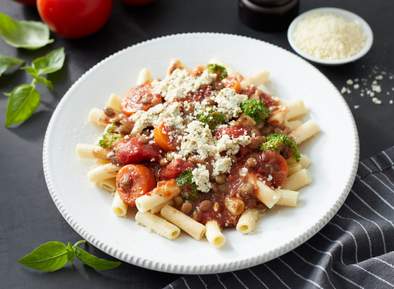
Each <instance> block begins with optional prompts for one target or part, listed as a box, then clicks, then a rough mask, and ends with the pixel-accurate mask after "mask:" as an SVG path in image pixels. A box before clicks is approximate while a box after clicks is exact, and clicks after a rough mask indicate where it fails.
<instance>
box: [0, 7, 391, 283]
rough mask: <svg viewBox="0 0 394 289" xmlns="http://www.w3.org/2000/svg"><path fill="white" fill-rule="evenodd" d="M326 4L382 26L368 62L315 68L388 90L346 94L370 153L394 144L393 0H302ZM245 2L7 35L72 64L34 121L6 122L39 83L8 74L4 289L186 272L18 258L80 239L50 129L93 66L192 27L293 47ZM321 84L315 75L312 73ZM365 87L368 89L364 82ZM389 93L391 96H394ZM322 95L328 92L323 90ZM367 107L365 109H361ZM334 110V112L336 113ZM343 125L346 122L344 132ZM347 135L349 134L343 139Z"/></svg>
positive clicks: (20, 14) (158, 278)
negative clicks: (88, 28)
mask: <svg viewBox="0 0 394 289" xmlns="http://www.w3.org/2000/svg"><path fill="white" fill-rule="evenodd" d="M318 7H339V8H344V9H347V10H350V11H352V12H354V13H356V14H358V15H360V16H361V17H363V18H364V19H365V20H366V21H367V22H368V23H369V24H370V26H371V28H372V30H373V32H374V44H373V46H372V49H371V51H370V52H369V53H368V54H367V55H366V56H364V57H363V58H362V59H360V60H358V61H356V62H354V63H350V64H347V65H343V66H337V67H325V66H320V65H315V66H316V67H317V68H318V69H319V70H320V71H321V72H323V73H324V74H325V75H326V76H327V77H328V78H329V79H330V80H331V81H332V82H333V83H334V85H335V86H336V87H337V88H338V89H339V90H341V88H342V87H343V86H346V87H348V85H346V81H347V80H348V79H355V78H359V79H362V78H365V79H366V80H367V81H366V83H367V86H368V87H369V89H370V85H371V84H372V81H373V79H374V78H375V76H377V75H383V76H384V78H383V80H380V81H379V84H380V85H381V87H382V92H381V93H380V94H377V95H376V96H377V97H378V99H380V100H381V101H382V104H381V105H377V104H374V103H373V102H372V100H371V98H370V97H368V96H364V97H361V96H360V90H355V89H353V88H351V90H352V92H351V93H350V94H345V95H344V97H345V99H346V101H347V103H348V104H349V106H350V108H351V111H352V113H353V115H354V118H355V120H356V123H357V127H358V132H359V136H360V145H361V159H364V158H367V157H370V156H372V155H374V154H376V153H378V152H379V151H381V150H383V149H385V148H388V147H390V146H392V145H394V133H393V129H394V114H393V108H394V105H391V104H389V100H391V99H393V100H394V90H393V89H392V88H393V87H394V79H390V75H393V74H394V57H393V52H394V37H393V36H392V32H393V27H394V17H393V15H394V13H393V12H394V2H393V1H392V0H376V1H370V0H346V1H343V0H301V7H300V10H301V12H303V11H306V10H309V9H312V8H318ZM0 12H2V13H5V14H8V15H10V16H12V17H14V18H16V19H18V20H21V19H26V20H39V15H38V13H37V11H36V9H35V8H30V7H25V6H23V5H21V4H18V3H15V2H12V1H10V0H1V1H0ZM237 13H238V10H237V1H236V0H231V1H230V0H222V1H219V0H199V1H181V0H158V1H157V2H156V3H154V4H151V5H148V6H146V7H130V6H127V5H123V4H121V3H119V2H117V1H115V2H114V6H113V10H112V13H111V16H110V18H109V20H108V22H107V23H106V25H105V26H104V27H103V28H102V29H101V30H100V31H99V32H98V33H96V34H94V35H92V36H90V37H86V38H83V39H77V40H67V39H63V38H61V37H59V36H57V35H54V34H53V35H52V36H53V38H54V39H55V42H54V43H53V44H51V45H48V46H47V47H45V48H42V49H40V50H38V51H28V50H23V49H15V48H13V47H10V46H8V45H7V44H6V43H5V42H4V41H3V40H0V54H5V55H9V56H15V57H19V58H23V59H26V60H27V61H28V63H30V61H31V60H33V59H35V58H36V57H39V56H41V55H44V54H46V53H48V52H49V51H51V50H53V49H55V48H58V47H61V46H64V47H65V51H66V55H67V60H66V63H65V67H64V68H63V69H62V70H61V71H59V72H56V73H54V74H52V75H50V76H49V77H48V78H49V79H50V80H52V82H53V84H54V87H55V89H54V90H53V91H50V90H49V89H47V88H45V87H43V86H40V87H39V88H38V90H39V92H40V93H41V96H42V102H41V105H40V106H39V108H38V110H37V112H36V113H35V114H34V115H33V116H32V117H31V118H30V119H29V120H28V121H26V122H24V123H22V124H20V125H17V126H14V127H12V128H4V126H3V124H4V123H5V112H6V105H7V97H6V96H4V95H3V94H2V92H9V91H11V90H12V89H13V88H14V87H15V86H17V85H19V84H22V83H30V81H31V79H30V76H28V75H27V73H25V72H23V71H17V72H15V73H12V74H10V73H7V74H6V75H3V76H2V77H1V79H0V92H1V94H0V140H1V146H2V149H1V150H0V164H1V172H0V288H112V287H115V286H116V287H117V288H161V287H164V286H165V285H167V284H168V283H170V282H172V281H173V280H175V279H176V278H178V277H179V276H178V275H173V274H166V273H160V272H154V271H150V270H146V269H142V268H139V267H136V266H132V265H129V264H126V263H124V264H122V265H121V266H120V267H118V268H116V269H113V270H109V271H101V272H100V271H96V270H93V269H91V268H89V267H87V266H84V265H82V264H81V263H80V262H75V266H74V265H70V264H68V265H67V266H65V268H64V269H61V270H59V271H57V272H55V273H42V272H38V271H35V270H31V269H29V268H25V267H23V266H21V265H20V264H18V263H17V260H18V259H19V258H21V257H22V256H24V255H25V254H27V253H29V252H31V251H32V250H33V249H34V248H35V247H37V246H39V245H40V244H43V243H45V242H48V241H54V240H56V241H61V242H68V241H70V242H72V243H73V242H75V241H77V240H79V239H81V237H80V236H79V235H78V234H77V233H76V232H75V231H74V230H73V229H72V228H71V227H70V226H69V225H68V223H67V222H66V221H65V220H64V219H63V217H62V216H61V215H60V213H59V212H58V211H57V209H56V207H55V205H54V203H53V202H52V199H51V197H50V195H49V193H48V189H47V187H46V184H45V180H44V174H43V169H42V146H43V140H44V135H45V131H46V127H47V125H48V122H49V120H50V117H51V115H52V113H53V111H54V109H55V108H56V105H57V104H58V102H59V101H60V99H61V98H62V96H63V95H64V93H65V92H66V91H67V89H68V88H69V87H70V86H71V85H72V84H73V83H74V82H75V81H76V80H77V79H78V78H79V77H80V76H81V75H82V74H83V73H85V72H86V71H87V70H88V69H89V68H91V67H92V66H93V65H94V64H96V63H97V62H99V61H100V60H102V59H104V58H105V57H107V56H109V55H111V54H113V53H114V52H116V51H118V50H120V49H123V48H125V47H127V46H130V45H133V44H136V43H139V42H141V41H145V40H148V39H152V38H156V37H160V36H164V35H169V34H176V33H185V32H221V33H231V34H238V35H245V36H249V37H253V38H257V39H261V40H264V41H267V42H270V43H273V44H276V45H278V46H280V47H282V48H285V49H287V50H289V51H292V49H291V48H290V45H289V44H288V42H287V38H286V32H285V31H283V32H279V33H263V32H258V31H254V30H252V29H250V28H248V27H246V26H245V25H244V24H243V23H241V21H240V20H239V18H238V14H237ZM305 81H313V79H305ZM361 86H362V87H364V86H363V85H361ZM388 93H389V94H388ZM316 97H319V96H318V95H316ZM355 105H359V108H358V109H355V108H354V106H355ZM332 117H333V118H334V117H336V116H335V111H333V112H332ZM340 129H341V128H340V127H338V130H340ZM338 141H341V140H338ZM85 248H86V249H87V250H88V251H89V252H91V253H93V254H96V255H97V256H99V257H102V258H108V259H112V258H111V257H110V256H108V255H106V254H104V253H102V252H101V251H99V250H98V249H96V248H95V247H93V246H92V245H86V247H85Z"/></svg>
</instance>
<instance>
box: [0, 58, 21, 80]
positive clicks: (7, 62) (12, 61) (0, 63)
mask: <svg viewBox="0 0 394 289" xmlns="http://www.w3.org/2000/svg"><path fill="white" fill-rule="evenodd" d="M23 62H25V61H24V60H22V59H19V58H14V57H10V56H7V55H0V77H1V75H2V74H3V72H4V71H6V70H7V69H8V68H10V67H12V66H14V65H17V64H21V63H23Z"/></svg>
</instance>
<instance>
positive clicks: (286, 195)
mask: <svg viewBox="0 0 394 289" xmlns="http://www.w3.org/2000/svg"><path fill="white" fill-rule="evenodd" d="M275 192H277V193H278V194H279V195H280V199H279V201H278V202H277V203H276V204H277V205H280V206H287V207H297V204H298V196H299V192H297V191H290V190H282V189H276V190H275Z"/></svg>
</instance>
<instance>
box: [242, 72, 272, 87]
mask: <svg viewBox="0 0 394 289" xmlns="http://www.w3.org/2000/svg"><path fill="white" fill-rule="evenodd" d="M269 76H270V73H269V72H268V71H267V70H260V71H257V72H255V73H253V74H252V75H251V76H249V77H247V78H245V79H243V80H242V81H241V87H242V89H245V88H246V87H248V86H249V85H252V84H253V85H254V86H256V87H257V86H259V85H261V84H264V83H266V82H267V80H268V78H269Z"/></svg>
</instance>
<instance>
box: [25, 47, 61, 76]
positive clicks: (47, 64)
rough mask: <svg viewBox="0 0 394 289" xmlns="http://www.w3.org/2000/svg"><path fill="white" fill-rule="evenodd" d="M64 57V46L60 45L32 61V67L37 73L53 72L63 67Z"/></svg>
mask: <svg viewBox="0 0 394 289" xmlns="http://www.w3.org/2000/svg"><path fill="white" fill-rule="evenodd" d="M65 57H66V56H65V54H64V47H60V48H58V49H55V50H53V51H52V52H50V53H48V54H47V55H45V56H43V57H40V58H37V59H35V60H34V61H33V62H32V67H33V68H35V69H36V70H37V72H38V74H49V73H53V72H55V71H58V70H59V69H61V68H62V67H63V64H64V59H65Z"/></svg>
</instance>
